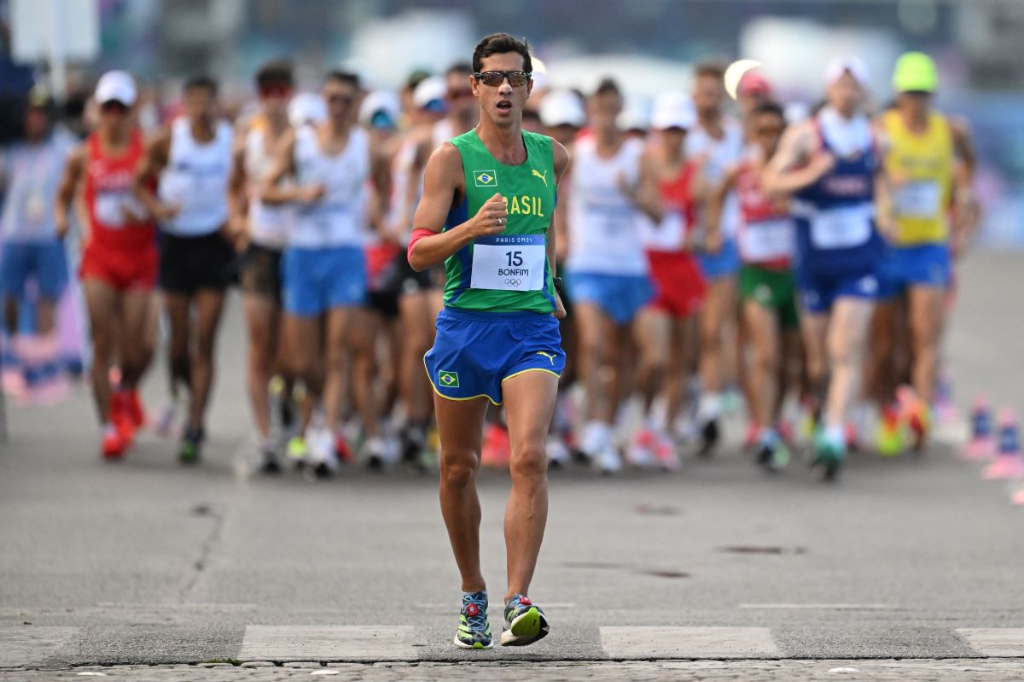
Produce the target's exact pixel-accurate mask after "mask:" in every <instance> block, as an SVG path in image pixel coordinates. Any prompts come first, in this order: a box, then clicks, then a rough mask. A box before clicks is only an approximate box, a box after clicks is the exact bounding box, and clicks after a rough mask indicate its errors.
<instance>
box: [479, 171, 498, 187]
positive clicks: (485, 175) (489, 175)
mask: <svg viewBox="0 0 1024 682" xmlns="http://www.w3.org/2000/svg"><path fill="white" fill-rule="evenodd" d="M473 182H474V183H476V186H477V187H497V186H498V176H497V175H496V174H495V173H494V171H492V170H482V171H473Z"/></svg>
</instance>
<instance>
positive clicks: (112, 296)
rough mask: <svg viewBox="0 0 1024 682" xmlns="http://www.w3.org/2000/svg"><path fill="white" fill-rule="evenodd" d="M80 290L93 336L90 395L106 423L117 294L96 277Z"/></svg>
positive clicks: (108, 410) (85, 283)
mask: <svg viewBox="0 0 1024 682" xmlns="http://www.w3.org/2000/svg"><path fill="white" fill-rule="evenodd" d="M82 290H83V291H84V293H85V307H86V310H87V312H88V315H89V330H90V335H91V337H92V367H90V368H89V375H90V378H91V379H92V395H93V399H94V400H95V401H96V413H97V414H98V415H99V419H100V424H106V423H107V422H109V421H110V395H111V390H110V364H111V363H112V362H113V360H114V337H115V331H114V330H115V328H116V324H115V322H116V320H117V317H118V315H117V313H116V312H115V311H117V310H118V308H119V305H118V303H119V301H118V298H119V296H118V294H117V291H115V290H114V288H113V287H111V286H110V285H109V284H107V283H106V282H103V281H101V280H98V279H86V280H84V281H83V282H82ZM112 313H114V314H112Z"/></svg>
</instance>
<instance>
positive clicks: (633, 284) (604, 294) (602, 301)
mask: <svg viewBox="0 0 1024 682" xmlns="http://www.w3.org/2000/svg"><path fill="white" fill-rule="evenodd" d="M565 281H566V287H567V288H568V290H569V297H570V298H572V301H573V303H574V304H575V305H579V304H580V303H594V304H596V305H597V306H599V307H600V308H601V309H602V310H604V312H605V313H607V314H608V317H610V318H612V321H614V322H615V324H617V325H619V326H623V325H627V324H629V323H630V322H632V321H633V319H634V318H635V317H636V316H637V314H638V313H639V312H640V311H641V310H643V309H644V307H645V306H646V305H647V304H648V303H650V302H651V300H652V299H653V298H654V293H655V290H654V285H653V284H652V283H651V279H650V278H649V277H648V276H647V275H607V274H602V273H596V272H576V271H573V272H570V273H568V275H567V276H566V278H565Z"/></svg>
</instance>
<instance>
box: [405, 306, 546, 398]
mask: <svg viewBox="0 0 1024 682" xmlns="http://www.w3.org/2000/svg"><path fill="white" fill-rule="evenodd" d="M423 364H424V365H426V367H427V377H428V378H429V379H430V383H431V384H433V386H434V390H435V391H436V392H437V394H438V395H440V396H442V397H444V398H449V399H451V400H470V399H471V398H480V397H486V398H487V399H488V400H490V401H491V402H492V403H494V404H495V405H500V404H501V402H502V394H501V384H502V382H503V381H505V380H506V379H510V378H512V377H514V376H516V375H517V374H522V373H523V372H531V371H538V372H548V373H550V374H554V375H555V376H556V377H557V376H561V374H562V370H563V369H565V352H564V351H563V350H562V335H561V334H560V333H559V331H558V320H556V319H555V318H554V317H553V316H551V315H546V314H543V313H532V312H521V313H484V312H470V311H467V310H459V309H457V308H445V309H444V310H442V311H441V312H440V314H438V316H437V336H435V337H434V347H433V348H431V349H430V350H429V351H427V354H426V355H425V356H423Z"/></svg>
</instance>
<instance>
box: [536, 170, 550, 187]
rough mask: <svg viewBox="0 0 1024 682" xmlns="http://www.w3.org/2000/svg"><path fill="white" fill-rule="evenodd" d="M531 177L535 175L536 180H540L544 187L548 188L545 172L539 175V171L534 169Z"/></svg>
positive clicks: (546, 173)
mask: <svg viewBox="0 0 1024 682" xmlns="http://www.w3.org/2000/svg"><path fill="white" fill-rule="evenodd" d="M533 175H536V176H537V177H538V178H540V179H541V181H542V182H543V183H544V186H545V187H547V186H548V172H547V171H544V172H543V173H541V172H540V171H539V170H537V169H536V168H534V169H533Z"/></svg>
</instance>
